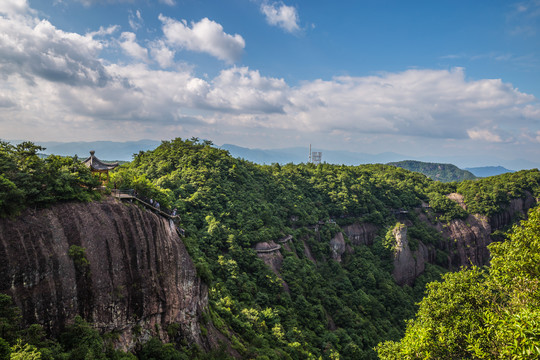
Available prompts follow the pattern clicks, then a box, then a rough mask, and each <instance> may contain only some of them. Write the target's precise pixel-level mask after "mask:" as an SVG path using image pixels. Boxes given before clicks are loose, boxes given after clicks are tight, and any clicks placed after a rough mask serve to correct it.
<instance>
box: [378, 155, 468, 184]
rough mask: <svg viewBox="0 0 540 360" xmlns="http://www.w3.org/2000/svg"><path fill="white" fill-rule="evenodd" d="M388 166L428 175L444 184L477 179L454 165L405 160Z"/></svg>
mask: <svg viewBox="0 0 540 360" xmlns="http://www.w3.org/2000/svg"><path fill="white" fill-rule="evenodd" d="M388 165H393V166H397V167H400V168H403V169H406V170H410V171H416V172H419V173H422V174H424V175H426V176H427V177H429V178H431V179H433V180H437V181H442V182H452V181H462V180H474V179H476V176H474V174H473V173H471V172H470V171H467V170H462V169H460V168H458V167H457V166H455V165H452V164H439V163H430V162H422V161H415V160H404V161H397V162H391V163H388Z"/></svg>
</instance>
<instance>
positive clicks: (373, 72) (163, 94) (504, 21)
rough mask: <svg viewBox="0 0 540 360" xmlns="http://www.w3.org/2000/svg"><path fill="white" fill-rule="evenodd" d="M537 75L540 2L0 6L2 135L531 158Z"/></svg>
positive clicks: (14, 2)
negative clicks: (177, 140)
mask: <svg viewBox="0 0 540 360" xmlns="http://www.w3.org/2000/svg"><path fill="white" fill-rule="evenodd" d="M539 80H540V0H530V1H516V2H514V1H509V0H506V1H498V0H476V1H470V0H464V1H462V0H452V1H447V0H438V1H433V0H424V1H420V0H419V1H413V0H411V1H402V0H393V1H391V0H355V1H352V0H351V1H349V0H344V1H339V2H332V1H328V0H283V1H272V0H208V1H197V0H152V1H151V0H1V1H0V138H1V139H6V140H10V139H13V140H14V139H24V140H31V141H36V142H37V141H66V142H68V141H96V140H111V141H133V140H140V139H153V140H169V139H173V138H176V137H181V138H191V137H198V138H201V139H208V140H211V141H213V142H214V143H215V144H224V143H229V144H235V145H238V146H243V147H249V148H262V149H275V148H284V147H295V146H306V147H307V146H308V145H309V144H313V146H314V148H315V149H317V148H319V149H331V150H346V151H356V152H363V153H382V152H390V151H391V152H397V153H403V154H407V155H409V156H411V157H413V156H416V157H419V156H424V157H426V156H431V157H432V158H433V159H436V158H437V157H445V158H448V157H451V156H455V157H467V156H470V157H474V158H475V159H478V162H483V164H479V165H498V164H496V163H494V162H495V161H499V162H500V161H503V160H504V161H507V162H506V163H508V161H510V160H512V159H524V160H526V161H529V162H536V163H538V162H539V161H540V160H538V159H540V102H539V97H540V81H539ZM323 156H324V154H323Z"/></svg>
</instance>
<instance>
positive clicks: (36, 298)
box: [0, 197, 213, 349]
mask: <svg viewBox="0 0 540 360" xmlns="http://www.w3.org/2000/svg"><path fill="white" fill-rule="evenodd" d="M0 259H2V262H0V292H2V293H6V294H9V295H10V296H12V297H13V299H14V301H15V303H16V304H17V305H18V306H19V307H20V308H21V309H22V316H23V319H24V321H25V323H27V324H30V323H40V324H42V325H43V326H44V327H45V329H46V330H48V331H49V332H51V333H53V334H58V333H59V332H60V331H62V329H63V328H64V327H65V325H66V324H68V323H70V322H71V321H72V320H73V319H74V317H75V316H76V315H81V316H83V318H84V319H86V320H87V321H90V322H93V323H94V324H95V326H96V327H97V328H99V329H100V330H101V331H104V332H105V331H114V332H116V333H118V334H119V335H120V336H119V346H120V347H121V348H124V349H130V348H132V347H133V346H134V344H135V343H136V341H137V340H142V341H145V340H146V339H148V338H149V337H150V336H158V337H159V338H160V339H161V340H164V341H168V340H173V339H169V334H168V331H167V330H168V329H170V325H171V324H178V325H175V328H178V332H177V333H176V334H174V337H175V338H184V339H185V340H186V341H188V342H189V343H195V344H198V345H199V346H201V347H203V348H210V347H213V345H212V344H209V343H208V341H211V340H208V339H209V338H210V336H208V337H204V338H203V337H202V336H201V329H200V326H199V321H198V320H199V319H200V316H201V314H202V312H203V311H204V310H205V308H206V307H207V304H208V289H207V286H206V285H205V284H204V283H202V282H201V280H200V278H199V277H197V274H196V270H195V266H194V264H193V261H192V260H191V258H190V257H189V255H188V253H187V251H186V248H185V247H184V244H183V243H182V241H181V239H180V237H179V236H178V233H177V228H176V226H175V224H174V223H173V222H172V221H171V220H169V219H167V218H166V217H163V216H159V215H156V214H154V213H152V212H150V211H147V210H145V209H143V208H139V207H138V206H135V205H134V204H129V203H127V204H124V203H121V202H120V201H119V200H114V199H113V198H112V197H109V198H107V199H106V200H104V201H101V202H92V203H64V204H58V205H54V206H52V207H51V208H49V209H44V210H38V211H33V210H26V211H25V212H24V213H23V214H22V215H21V216H19V217H17V218H15V219H0Z"/></svg>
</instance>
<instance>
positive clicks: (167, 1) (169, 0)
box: [159, 0, 176, 6]
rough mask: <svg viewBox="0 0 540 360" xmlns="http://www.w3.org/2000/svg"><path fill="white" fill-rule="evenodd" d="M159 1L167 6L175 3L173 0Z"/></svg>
mask: <svg viewBox="0 0 540 360" xmlns="http://www.w3.org/2000/svg"><path fill="white" fill-rule="evenodd" d="M159 2H160V3H162V4H165V5H169V6H174V5H175V4H176V3H175V2H174V0H159Z"/></svg>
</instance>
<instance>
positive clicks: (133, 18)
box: [128, 10, 144, 31]
mask: <svg viewBox="0 0 540 360" xmlns="http://www.w3.org/2000/svg"><path fill="white" fill-rule="evenodd" d="M128 22H129V26H130V27H131V29H132V30H133V31H137V30H139V29H140V28H141V26H142V25H143V22H144V21H143V18H142V15H141V12H140V11H139V10H137V11H135V14H133V12H132V11H131V10H130V11H129V15H128Z"/></svg>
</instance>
